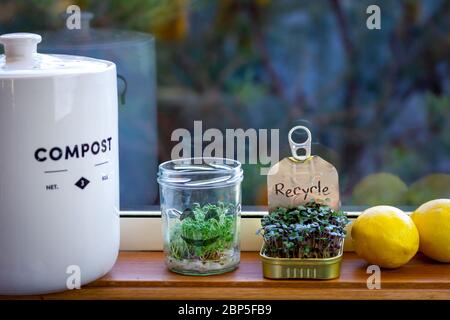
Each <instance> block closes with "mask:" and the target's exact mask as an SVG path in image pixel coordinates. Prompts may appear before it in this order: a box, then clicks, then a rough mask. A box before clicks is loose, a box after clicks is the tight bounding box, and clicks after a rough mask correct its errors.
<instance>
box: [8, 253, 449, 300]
mask: <svg viewBox="0 0 450 320" xmlns="http://www.w3.org/2000/svg"><path fill="white" fill-rule="evenodd" d="M368 276H369V275H368V274H366V263H365V262H364V261H363V260H361V259H360V258H358V257H357V256H356V254H354V253H352V252H346V253H345V254H344V259H343V261H342V269H341V276H340V278H338V279H335V280H328V281H320V280H319V281H317V280H283V281H274V280H267V279H264V278H263V277H262V268H261V262H260V259H259V256H258V253H257V252H243V253H242V259H241V264H240V267H239V268H238V269H237V270H236V271H234V272H230V273H227V274H223V275H218V276H208V277H192V276H191V277H190V276H182V275H178V274H174V273H172V272H170V271H168V270H167V268H166V266H165V265H164V259H163V253H162V252H121V253H120V256H119V259H118V261H117V263H116V265H115V266H114V268H113V269H112V270H111V271H110V272H109V273H108V274H107V275H106V276H104V277H103V278H101V279H99V280H97V281H95V282H93V283H91V284H89V285H87V286H85V287H83V288H82V289H80V290H72V291H67V292H63V293H56V294H50V295H42V296H34V297H26V298H35V299H164V300H169V299H175V300H178V299H186V300H192V299H333V300H334V299H346V300H347V299H354V300H361V299H364V300H367V299H421V300H423V299H446V300H448V299H450V273H448V265H446V264H439V263H435V262H432V261H430V260H428V259H427V258H425V257H423V256H422V255H418V256H417V257H415V258H414V259H413V261H411V262H410V263H408V264H407V265H405V266H403V267H401V268H399V269H395V270H383V271H382V272H381V289H380V290H369V289H367V286H366V281H367V278H368ZM13 298H23V297H13Z"/></svg>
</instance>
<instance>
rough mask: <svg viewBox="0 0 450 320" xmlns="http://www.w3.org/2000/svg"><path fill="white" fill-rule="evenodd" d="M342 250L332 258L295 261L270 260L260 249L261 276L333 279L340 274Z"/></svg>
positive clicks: (292, 259) (262, 249)
mask: <svg viewBox="0 0 450 320" xmlns="http://www.w3.org/2000/svg"><path fill="white" fill-rule="evenodd" d="M342 254H343V250H341V252H340V254H339V255H338V256H336V257H333V258H325V259H296V258H271V257H268V256H266V255H265V254H264V245H263V247H262V248H261V251H260V256H261V260H262V267H263V276H264V277H265V278H269V279H321V280H326V279H335V278H338V277H339V275H340V272H341V261H342Z"/></svg>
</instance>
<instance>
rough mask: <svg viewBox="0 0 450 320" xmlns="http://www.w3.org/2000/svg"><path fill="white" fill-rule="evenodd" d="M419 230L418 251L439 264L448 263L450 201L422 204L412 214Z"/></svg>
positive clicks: (449, 250) (449, 254)
mask: <svg viewBox="0 0 450 320" xmlns="http://www.w3.org/2000/svg"><path fill="white" fill-rule="evenodd" d="M411 217H412V219H413V221H414V223H415V224H416V226H417V229H418V230H419V235H420V251H422V253H424V254H425V255H426V256H428V257H430V258H432V259H435V260H437V261H441V262H450V199H437V200H432V201H428V202H426V203H424V204H422V205H421V206H420V207H419V208H418V209H417V210H416V211H414V212H413V214H412V216H411Z"/></svg>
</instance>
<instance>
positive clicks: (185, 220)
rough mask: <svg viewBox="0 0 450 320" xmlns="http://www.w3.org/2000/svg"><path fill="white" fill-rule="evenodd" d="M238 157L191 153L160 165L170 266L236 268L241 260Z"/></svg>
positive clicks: (203, 271)
mask: <svg viewBox="0 0 450 320" xmlns="http://www.w3.org/2000/svg"><path fill="white" fill-rule="evenodd" d="M242 179H243V173H242V168H241V164H240V163H239V162H238V161H235V160H230V159H222V158H189V159H178V160H172V161H167V162H164V163H162V164H161V165H160V166H159V173H158V183H159V186H160V198H161V213H162V220H163V236H164V252H165V256H166V264H167V266H168V268H169V269H170V270H172V271H174V272H177V273H182V274H188V275H211V274H219V273H224V272H228V271H231V270H234V269H235V268H236V267H237V266H238V264H239V260H240V238H239V231H240V218H241V181H242Z"/></svg>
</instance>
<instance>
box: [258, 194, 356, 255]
mask: <svg viewBox="0 0 450 320" xmlns="http://www.w3.org/2000/svg"><path fill="white" fill-rule="evenodd" d="M347 223H348V219H347V217H346V215H345V213H344V212H342V211H334V210H332V209H331V208H330V207H328V206H325V205H320V204H318V203H315V202H310V203H308V204H305V205H300V206H297V207H295V208H292V209H287V208H281V207H279V208H277V209H275V210H274V211H272V212H270V213H269V214H268V215H267V216H265V217H263V218H262V219H261V225H262V228H261V229H259V230H258V234H261V235H262V236H263V238H264V244H265V245H264V254H266V255H267V256H269V257H273V258H331V257H335V256H337V255H339V253H340V251H341V249H342V248H341V247H342V245H343V239H344V238H345V234H346V231H345V229H344V228H345V226H346V225H347Z"/></svg>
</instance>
